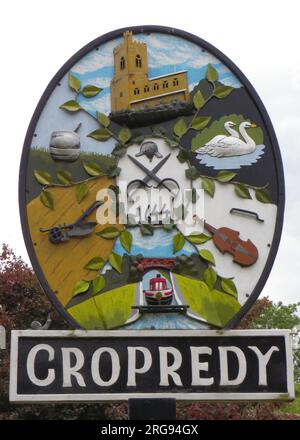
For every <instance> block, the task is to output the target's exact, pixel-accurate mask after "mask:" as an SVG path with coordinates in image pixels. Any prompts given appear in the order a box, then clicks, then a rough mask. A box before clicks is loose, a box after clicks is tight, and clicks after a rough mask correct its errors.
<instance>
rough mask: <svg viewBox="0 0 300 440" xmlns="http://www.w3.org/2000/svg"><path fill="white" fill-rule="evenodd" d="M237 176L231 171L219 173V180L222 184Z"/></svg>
mask: <svg viewBox="0 0 300 440" xmlns="http://www.w3.org/2000/svg"><path fill="white" fill-rule="evenodd" d="M236 175H237V173H232V172H231V171H219V172H218V174H217V180H218V182H222V183H226V182H230V181H231V180H232V179H233V178H234V177H235V176H236Z"/></svg>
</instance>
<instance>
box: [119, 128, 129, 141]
mask: <svg viewBox="0 0 300 440" xmlns="http://www.w3.org/2000/svg"><path fill="white" fill-rule="evenodd" d="M131 137H132V133H131V131H130V130H129V128H128V127H123V128H121V130H120V132H119V136H118V138H119V141H120V142H122V144H126V143H127V142H128V141H130V139H131Z"/></svg>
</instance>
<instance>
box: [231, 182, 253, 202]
mask: <svg viewBox="0 0 300 440" xmlns="http://www.w3.org/2000/svg"><path fill="white" fill-rule="evenodd" d="M234 191H235V193H236V195H237V196H239V197H241V198H242V199H252V197H251V194H250V191H249V189H248V188H247V187H246V186H245V185H243V184H242V183H236V184H235V185H234Z"/></svg>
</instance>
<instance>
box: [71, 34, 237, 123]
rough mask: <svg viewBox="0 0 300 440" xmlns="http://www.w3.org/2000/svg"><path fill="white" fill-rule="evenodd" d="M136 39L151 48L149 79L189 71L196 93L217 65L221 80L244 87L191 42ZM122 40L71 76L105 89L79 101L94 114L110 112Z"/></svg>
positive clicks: (94, 54) (165, 38) (145, 36)
mask: <svg viewBox="0 0 300 440" xmlns="http://www.w3.org/2000/svg"><path fill="white" fill-rule="evenodd" d="M134 39H135V40H137V41H141V42H144V43H146V44H147V50H148V68H149V70H148V75H149V78H153V77H155V76H160V75H165V74H168V73H173V72H179V71H182V70H187V71H188V81H189V89H190V90H192V89H193V88H194V87H195V86H196V85H197V84H198V82H199V81H200V80H201V79H203V78H204V77H205V72H206V66H207V64H208V63H211V64H213V65H214V67H215V68H216V69H217V71H218V73H219V79H220V81H222V82H223V83H224V84H227V85H230V86H233V87H240V86H241V84H240V82H239V81H238V79H237V78H236V76H235V75H233V74H232V73H231V71H230V70H229V69H228V68H227V67H226V66H225V65H224V64H222V63H221V62H220V61H219V60H218V59H217V58H216V57H214V56H213V55H211V54H210V53H209V52H207V51H206V50H204V49H202V48H201V47H199V46H197V45H196V44H194V43H191V42H190V41H187V40H184V39H182V38H180V37H176V36H174V35H164V34H159V33H152V34H150V35H148V34H138V35H135V36H134ZM122 40H123V39H122V38H118V39H115V40H112V41H109V42H108V43H105V44H103V45H101V46H100V47H99V48H98V50H93V51H92V52H90V53H89V54H87V55H86V56H85V57H83V58H82V59H81V60H80V61H79V62H78V63H77V64H75V65H74V67H73V68H72V71H71V73H72V74H73V75H74V76H76V77H77V78H79V79H80V81H81V83H82V85H83V86H85V85H87V84H93V85H96V86H98V87H101V88H103V91H102V92H101V93H100V94H99V95H98V96H97V97H95V98H92V99H91V98H89V99H86V98H84V97H83V96H82V95H80V97H79V102H80V104H81V105H82V106H83V107H84V108H85V109H86V110H87V111H89V112H91V113H92V114H95V112H96V111H101V112H103V113H106V114H108V113H109V112H110V81H111V79H112V77H113V74H114V64H113V63H114V60H113V49H114V48H115V47H116V46H118V45H119V44H121V43H122Z"/></svg>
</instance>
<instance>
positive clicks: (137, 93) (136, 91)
mask: <svg viewBox="0 0 300 440" xmlns="http://www.w3.org/2000/svg"><path fill="white" fill-rule="evenodd" d="M133 93H134V94H135V95H139V94H140V89H138V88H137V87H136V88H135V89H134V91H133Z"/></svg>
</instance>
